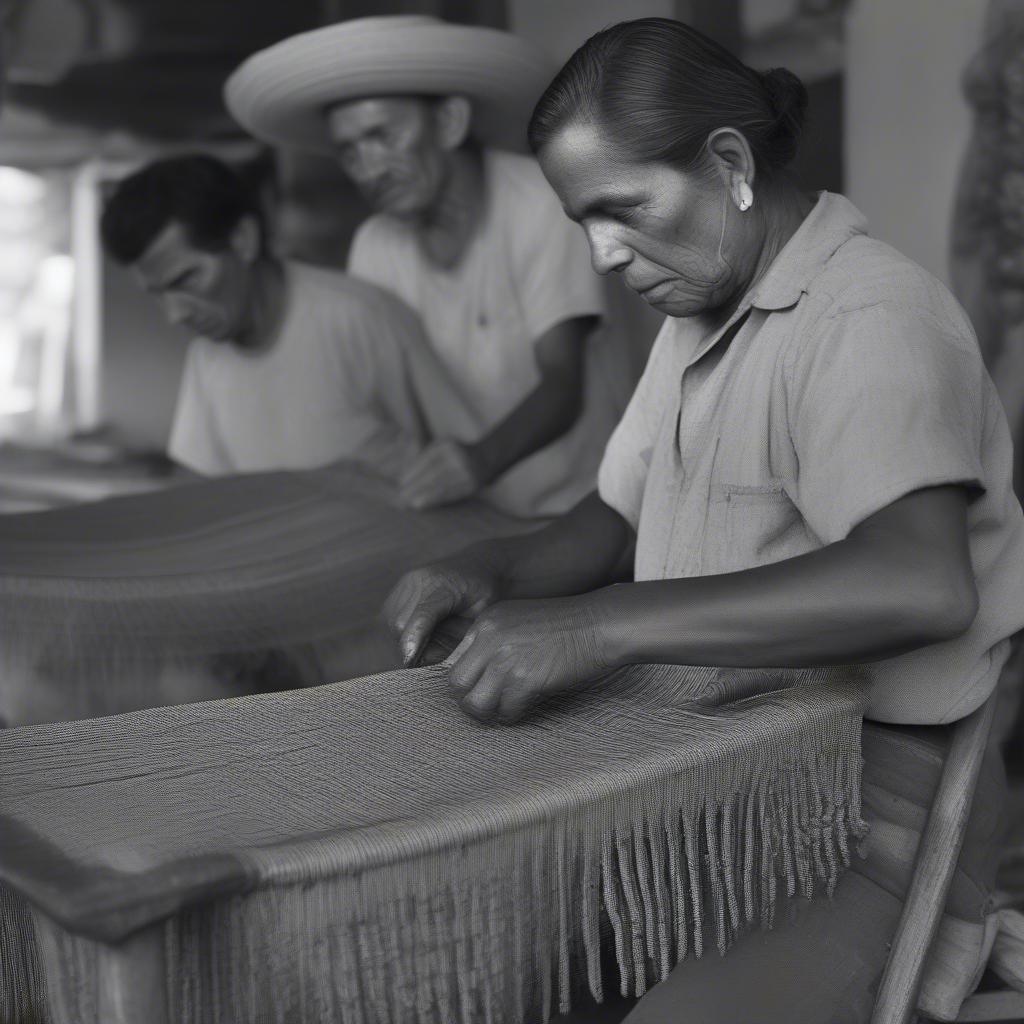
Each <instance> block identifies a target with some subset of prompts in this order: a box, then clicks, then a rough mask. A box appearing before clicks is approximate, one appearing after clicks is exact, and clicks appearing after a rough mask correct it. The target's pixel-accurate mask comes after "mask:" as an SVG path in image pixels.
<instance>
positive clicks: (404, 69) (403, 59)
mask: <svg viewBox="0 0 1024 1024" xmlns="http://www.w3.org/2000/svg"><path fill="white" fill-rule="evenodd" d="M554 71H555V69H554V67H553V65H552V64H551V62H550V61H549V60H548V59H547V58H546V57H545V56H544V54H543V53H542V52H541V51H540V50H539V49H537V48H536V47H534V46H532V45H531V44H530V43H528V42H526V41H525V40H524V39H520V38H519V37H517V36H514V35H512V34H511V33H508V32H501V31H498V30H497V29H492V28H475V27H471V26H469V25H453V24H450V23H448V22H444V21H440V20H438V19H437V18H432V17H428V16H424V15H391V16H384V17H371V18H357V19H355V20H353V21H345V22H341V23H339V24H336V25H328V26H327V27H326V28H320V29H315V30H314V31H312V32H303V33H302V34H300V35H297V36H292V37H291V38H290V39H285V40H284V41H282V42H280V43H277V44H275V45H274V46H271V47H268V48H267V49H265V50H261V51H260V52H259V53H256V54H253V56H251V57H249V58H248V60H246V61H245V62H244V63H243V64H242V65H241V66H240V67H239V68H237V69H236V70H235V72H234V73H233V74H232V75H231V77H230V78H229V79H228V80H227V83H226V84H225V87H224V99H225V102H226V103H227V106H228V110H230V111H231V114H232V115H233V116H234V118H235V119H236V120H237V121H238V123H239V124H241V125H242V127H244V128H245V129H246V130H247V131H248V132H250V133H251V134H253V135H255V136H256V137H257V138H260V139H263V140H265V141H267V142H271V143H275V144H277V145H282V146H294V147H296V148H299V149H307V150H314V151H326V152H329V151H330V150H331V149H332V147H331V142H330V138H329V136H328V133H327V119H326V116H325V114H326V111H327V110H328V109H329V108H330V107H331V106H333V105H334V104H336V103H342V102H344V101H346V100H354V99H365V98H368V97H376V96H416V95H428V96H465V97H467V98H468V99H470V100H471V101H472V102H473V106H474V118H473V129H474V134H475V135H476V137H477V138H479V139H480V140H481V141H483V142H486V143H489V144H491V145H497V146H504V147H506V148H511V149H522V148H523V147H524V145H525V133H526V125H527V122H528V120H529V116H530V113H531V111H532V109H533V105H534V104H535V103H536V102H537V100H538V98H539V97H540V94H541V93H542V92H543V91H544V88H545V86H546V85H547V84H548V82H549V81H550V80H551V78H552V76H553V75H554Z"/></svg>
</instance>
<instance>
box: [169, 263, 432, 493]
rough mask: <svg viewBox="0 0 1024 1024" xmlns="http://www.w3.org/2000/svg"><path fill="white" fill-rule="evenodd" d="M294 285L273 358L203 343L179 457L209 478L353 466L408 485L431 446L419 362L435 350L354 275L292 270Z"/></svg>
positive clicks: (191, 356) (179, 428)
mask: <svg viewBox="0 0 1024 1024" xmlns="http://www.w3.org/2000/svg"><path fill="white" fill-rule="evenodd" d="M285 275H286V291H285V294H286V302H287V306H286V309H285V313H284V317H283V320H282V323H281V327H280V329H279V331H278V334H277V337H276V339H275V340H274V342H273V344H271V345H270V346H269V347H268V348H266V349H263V350H258V351H250V350H247V349H244V348H239V347H237V346H235V345H232V344H230V343H227V342H215V341H211V340H209V339H207V338H196V339H194V340H193V341H192V342H191V344H190V347H189V350H188V355H187V357H186V360H185V369H184V372H183V375H182V380H181V387H180V390H179V393H178V403H177V408H176V410H175V415H174V425H173V427H172V429H171V439H170V442H169V445H168V452H169V454H170V456H171V457H172V458H173V459H175V461H177V462H180V463H181V464H183V465H185V466H188V467H189V468H190V469H194V470H196V471H198V472H200V473H204V474H207V475H209V476H219V475H224V474H230V473H252V472H261V471H265V470H282V469H313V468H315V467H317V466H323V465H326V464H328V463H330V462H334V461H335V460H337V459H342V458H352V459H357V460H359V461H362V462H365V463H367V464H369V465H371V466H373V467H374V468H375V469H377V470H378V471H380V472H382V473H383V474H385V475H387V476H394V475H396V474H397V473H398V472H400V471H401V469H402V468H403V467H404V466H405V465H407V464H408V463H409V462H410V461H411V460H412V459H413V458H414V457H415V455H416V454H417V453H418V452H419V450H420V448H421V447H422V445H423V443H424V439H425V436H424V428H423V424H422V415H421V413H420V411H419V407H418V403H417V401H416V399H415V394H414V391H413V388H412V385H411V383H410V377H409V368H408V359H407V352H408V349H409V347H410V346H412V347H415V346H420V347H426V345H427V342H426V340H425V338H424V336H423V330H422V327H421V326H420V324H419V321H418V320H417V317H416V315H415V314H414V313H413V312H412V310H410V309H408V308H406V307H405V306H403V305H402V304H401V303H400V302H397V301H396V300H395V299H394V297H393V296H390V295H387V294H385V293H383V292H382V291H380V290H379V289H377V288H374V287H372V286H370V285H368V284H366V283H365V282H363V281H355V280H353V279H352V278H349V277H347V276H345V275H343V274H338V273H332V272H330V271H327V270H321V269H318V268H315V267H310V266H303V265H300V264H295V263H289V264H286V265H285Z"/></svg>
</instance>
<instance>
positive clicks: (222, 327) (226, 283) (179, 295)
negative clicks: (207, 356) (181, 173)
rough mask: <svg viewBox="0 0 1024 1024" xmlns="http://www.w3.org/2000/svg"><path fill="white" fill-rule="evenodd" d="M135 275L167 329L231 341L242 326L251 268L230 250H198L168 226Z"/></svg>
mask: <svg viewBox="0 0 1024 1024" xmlns="http://www.w3.org/2000/svg"><path fill="white" fill-rule="evenodd" d="M134 270H135V274H136V276H137V278H138V280H139V282H140V284H141V285H142V287H143V288H144V289H145V290H146V291H147V292H149V293H150V294H151V295H154V296H155V297H156V298H157V299H158V301H159V302H160V304H161V305H162V306H163V310H164V315H165V316H166V317H167V319H168V320H169V321H170V322H171V323H172V324H180V325H181V326H182V327H185V328H187V329H188V330H189V331H190V332H191V333H192V334H196V335H201V336H202V337H204V338H210V339H212V340H213V341H232V340H234V339H235V338H236V337H237V336H238V335H239V333H240V332H241V330H242V329H243V327H244V326H245V321H246V311H247V305H248V301H249V288H250V273H251V267H250V264H249V263H247V262H246V261H244V260H243V259H242V258H241V257H240V256H239V255H238V253H237V252H236V251H235V250H234V249H233V248H232V247H231V246H230V245H226V246H225V248H224V249H222V250H220V251H218V252H207V251H206V250H204V249H198V248H196V246H195V245H194V244H193V243H192V242H191V241H190V240H189V237H188V233H187V231H186V230H185V228H184V227H183V226H182V225H181V224H179V223H177V222H174V221H172V222H171V223H170V224H168V225H167V227H165V228H164V229H163V231H161V232H160V234H159V235H157V236H156V238H154V239H153V241H152V242H151V243H150V245H149V248H147V249H146V251H145V252H144V253H143V254H142V256H140V257H139V259H138V261H137V262H136V263H135V265H134Z"/></svg>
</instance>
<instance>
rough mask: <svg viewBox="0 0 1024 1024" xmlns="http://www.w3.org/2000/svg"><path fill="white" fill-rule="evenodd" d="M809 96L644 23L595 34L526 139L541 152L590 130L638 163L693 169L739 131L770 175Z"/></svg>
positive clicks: (776, 76)
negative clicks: (710, 147)
mask: <svg viewBox="0 0 1024 1024" xmlns="http://www.w3.org/2000/svg"><path fill="white" fill-rule="evenodd" d="M806 108H807V90H806V89H805V88H804V86H803V83H802V82H801V81H800V79H799V78H797V77H796V75H794V74H793V73H792V72H790V71H786V70H785V69H784V68H773V69H772V70H771V71H766V72H763V73H762V72H758V71H755V70H754V69H753V68H749V67H747V65H746V64H744V63H743V62H742V61H741V60H739V58H737V57H735V56H733V54H731V53H730V52H729V51H728V50H726V49H725V48H724V47H722V46H719V45H718V43H716V42H714V41H712V40H711V39H708V38H707V37H706V36H704V35H701V33H700V32H698V31H697V30H696V29H693V28H691V27H690V26H689V25H684V24H682V22H678V21H672V20H670V19H668V18H642V19H640V20H638V21H624V22H622V23H621V24H619V25H613V26H612V27H611V28H607V29H605V30H604V31H603V32H598V33H597V35H594V36H591V37H590V39H588V40H587V41H586V42H585V43H584V44H583V45H582V46H581V47H580V48H579V49H578V50H577V51H576V52H575V53H574V54H573V55H572V56H571V57H570V58H569V60H568V62H567V63H566V65H565V66H564V67H563V68H562V70H561V71H559V72H558V74H557V75H556V76H555V78H554V80H553V81H552V82H551V84H550V85H549V86H548V87H547V89H546V90H545V91H544V95H543V96H541V98H540V100H539V102H538V103H537V106H536V107H535V108H534V111H533V117H532V118H531V119H530V127H529V131H528V137H529V142H530V147H531V149H532V150H533V151H534V152H535V153H536V152H538V151H539V150H540V149H542V148H543V147H544V145H545V144H546V143H548V142H549V141H550V140H551V139H552V138H554V136H556V135H557V134H558V133H559V132H560V131H561V130H562V129H563V128H565V127H567V126H568V125H570V124H572V123H576V122H582V123H591V124H593V125H595V127H597V128H598V130H599V131H601V132H602V133H604V134H606V135H607V137H608V138H609V139H610V140H612V141H613V142H614V143H615V145H616V146H617V147H618V148H619V149H620V150H622V151H623V152H624V153H627V154H628V155H629V156H630V157H631V158H633V159H636V160H640V161H651V162H659V163H670V164H674V165H676V166H678V167H681V168H684V169H685V168H689V167H691V166H692V165H693V164H694V163H695V162H696V161H697V159H698V157H699V156H700V154H701V152H702V150H703V147H704V143H705V141H706V140H707V138H708V136H709V135H710V134H711V133H712V132H713V131H715V130H716V129H717V128H726V127H728V128H735V129H737V130H738V131H741V132H742V133H743V135H744V137H745V138H746V140H747V142H748V143H749V144H750V148H751V149H752V150H753V153H754V160H755V162H756V165H757V168H758V170H759V171H761V172H762V173H764V174H766V175H767V176H771V175H772V174H773V173H774V172H777V171H779V170H781V169H782V168H783V167H785V166H786V165H787V164H788V163H790V161H791V160H792V159H793V157H794V156H795V155H796V150H797V142H798V140H799V137H800V130H801V128H802V127H803V122H804V112H805V110H806Z"/></svg>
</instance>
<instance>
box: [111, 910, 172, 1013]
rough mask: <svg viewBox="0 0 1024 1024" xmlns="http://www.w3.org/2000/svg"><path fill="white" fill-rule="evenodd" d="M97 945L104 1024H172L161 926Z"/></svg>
mask: <svg viewBox="0 0 1024 1024" xmlns="http://www.w3.org/2000/svg"><path fill="white" fill-rule="evenodd" d="M97 945H98V948H99V964H98V970H97V981H98V988H99V1019H100V1020H101V1021H103V1024H142V1022H145V1024H171V1017H170V1011H169V1008H168V1002H167V960H166V956H165V952H164V928H163V925H154V926H153V927H150V928H145V929H143V930H142V931H140V932H136V933H135V934H134V935H132V936H130V937H129V938H127V939H125V941H124V942H121V943H118V944H117V945H110V944H108V943H98V944H97Z"/></svg>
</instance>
